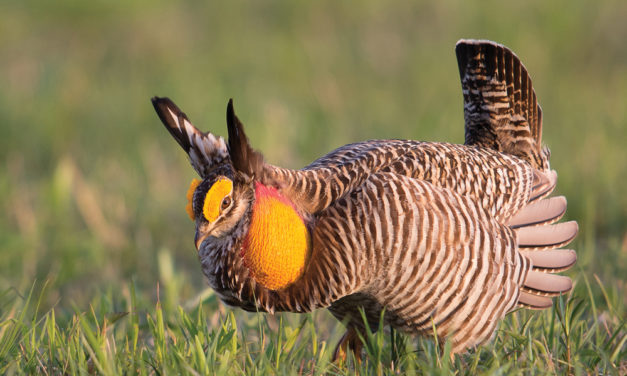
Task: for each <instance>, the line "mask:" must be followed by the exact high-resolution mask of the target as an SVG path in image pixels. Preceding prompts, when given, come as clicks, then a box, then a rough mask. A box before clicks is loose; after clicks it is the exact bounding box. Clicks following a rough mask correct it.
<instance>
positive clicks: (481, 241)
mask: <svg viewBox="0 0 627 376" xmlns="http://www.w3.org/2000/svg"><path fill="white" fill-rule="evenodd" d="M456 52H457V57H458V63H459V71H460V76H461V81H462V90H463V94H464V112H465V121H466V127H465V128H466V144H465V145H454V144H447V143H434V142H419V141H406V140H373V141H366V142H360V143H355V144H350V145H346V146H343V147H341V148H339V149H337V150H335V151H333V152H331V153H329V154H327V155H326V156H324V157H322V158H320V159H318V160H316V161H314V162H313V163H311V164H310V165H309V166H307V167H305V168H303V169H301V170H290V169H285V168H280V167H276V166H273V165H270V164H267V163H265V162H264V161H263V157H262V155H261V154H260V153H259V152H258V151H255V150H254V149H253V148H252V147H251V146H250V144H249V142H248V139H247V138H246V135H245V134H244V129H243V126H242V124H241V122H240V121H239V119H238V118H237V116H235V112H234V110H233V104H232V101H230V102H229V105H228V108H227V125H228V130H229V139H228V144H227V143H226V142H225V141H224V140H223V139H222V138H221V137H215V136H213V135H212V134H211V133H202V132H200V131H199V130H198V129H196V128H195V127H194V126H193V125H192V124H191V122H190V121H189V120H188V119H187V117H186V116H185V114H184V113H183V112H181V111H180V110H179V109H178V107H176V105H174V103H173V102H172V101H170V100H169V99H167V98H157V97H155V98H153V104H154V107H155V110H156V111H157V113H158V114H159V117H160V118H161V120H162V121H163V123H164V124H165V126H166V128H167V129H168V130H169V132H170V133H171V134H172V136H173V137H174V138H175V139H176V140H177V141H178V143H179V144H180V145H181V146H182V147H183V149H184V150H185V151H186V152H187V153H188V155H189V158H190V161H191V163H192V166H193V167H194V169H195V170H196V171H197V172H198V173H199V175H200V176H201V178H202V179H203V181H202V182H201V183H200V184H198V186H197V187H196V189H195V192H194V195H193V197H192V199H191V200H190V201H191V202H190V203H191V207H192V209H193V214H194V215H193V217H194V220H195V222H196V239H195V243H196V247H197V248H198V256H199V259H200V262H201V265H202V269H203V271H204V273H205V275H206V276H207V278H208V282H209V284H210V286H211V287H212V288H213V289H214V290H215V291H216V293H217V294H218V295H219V296H220V298H221V299H222V300H223V301H224V302H225V303H227V304H229V305H232V306H238V307H241V308H243V309H245V310H249V311H266V312H275V311H290V312H309V311H312V310H314V309H317V308H328V309H329V310H330V311H331V313H332V314H333V315H334V316H336V317H337V318H338V319H339V320H342V321H345V322H347V325H348V332H347V335H346V336H345V337H344V340H343V341H342V342H341V345H342V346H345V345H348V346H350V347H352V348H353V349H354V350H356V351H358V349H359V347H360V342H359V339H358V336H357V335H356V333H357V332H358V331H364V330H366V329H365V325H364V322H362V319H361V316H360V314H359V309H360V308H363V309H364V311H365V313H366V318H367V320H368V322H369V325H370V326H371V327H376V324H377V322H378V320H379V317H380V314H381V312H383V311H384V310H385V311H384V312H385V315H384V321H385V323H386V324H389V325H391V326H392V327H394V328H397V329H399V330H403V331H405V332H408V333H413V334H422V335H430V334H432V331H433V329H434V328H436V329H437V335H438V336H439V337H441V338H442V339H444V338H450V339H451V341H452V344H453V352H462V351H464V350H466V349H467V348H470V347H473V346H476V345H478V344H481V343H482V342H484V341H486V340H488V339H489V338H490V336H491V335H492V334H493V333H494V331H495V328H496V326H497V325H498V322H499V320H500V319H501V318H503V317H504V316H505V314H506V313H508V312H510V311H511V310H513V309H514V308H516V307H518V306H522V307H527V308H533V309H542V308H547V307H549V306H551V304H552V303H551V297H553V296H556V295H559V294H562V293H565V292H567V291H569V290H570V289H571V287H572V282H571V281H570V279H569V278H567V277H564V276H558V275H554V274H551V273H555V272H559V271H563V270H566V269H568V268H569V267H570V266H572V265H573V264H574V263H575V261H576V254H575V252H574V251H572V250H561V249H557V248H560V247H562V246H564V245H566V244H568V243H569V242H570V241H571V240H572V239H573V238H574V237H575V235H576V234H577V230H578V229H577V224H576V222H563V223H558V224H553V223H554V222H556V221H558V220H559V219H560V218H561V217H562V216H563V215H564V213H565V211H566V199H565V198H564V197H553V198H545V197H546V196H548V195H549V194H550V193H551V192H552V191H553V189H554V188H555V185H556V183H557V174H556V173H555V171H552V170H551V169H550V167H549V152H548V149H546V148H545V149H542V148H541V142H542V140H541V133H542V116H541V114H542V112H541V110H540V107H539V105H538V104H537V100H536V95H535V92H534V90H533V87H532V85H531V80H530V78H529V76H528V74H527V71H526V69H525V68H524V66H523V65H522V63H521V62H520V61H519V59H518V58H517V57H516V55H514V54H513V53H512V52H511V51H510V50H508V49H507V48H506V47H504V46H501V45H498V44H495V43H493V42H489V41H473V40H462V41H460V42H458V44H457V48H456ZM225 181H227V182H229V183H228V184H225V183H224V182H225ZM216 182H220V184H221V185H220V189H219V190H213V191H211V192H212V193H211V195H208V194H207V193H208V192H209V191H210V190H211V188H212V186H214V183H216ZM230 182H232V184H230ZM260 187H261V188H260ZM216 192H219V193H216ZM216 195H219V197H218V196H216ZM260 195H265V196H263V197H261V196H260ZM260 197H261V198H260ZM259 200H263V202H264V206H263V208H261V207H260V206H256V204H257V202H259ZM273 200H274V201H273ZM272 205H283V206H281V208H282V209H281V210H283V211H282V212H284V210H288V211H293V212H291V213H292V214H293V215H287V216H281V217H280V218H278V217H277V218H274V217H272V216H273V215H276V214H273V213H276V211H273V209H272V208H273V206H272ZM203 208H204V209H203ZM262 210H263V211H262ZM253 211H255V216H256V218H260V217H259V216H261V218H264V219H268V220H263V221H255V222H253V221H251V217H252V214H253ZM203 212H205V213H206V212H211V213H219V214H218V215H217V217H216V215H214V214H212V215H211V217H210V218H207V217H206V216H205V214H203ZM263 216H267V218H266V217H263ZM272 221H276V223H274V224H273V222H272ZM281 221H283V222H281ZM284 221H297V222H299V223H300V221H302V223H304V225H305V227H306V231H307V233H306V234H305V235H306V236H305V237H303V236H302V235H299V234H291V233H281V232H280V231H279V232H277V231H267V230H268V228H267V227H262V228H260V227H259V226H277V227H276V228H272V230H277V229H282V228H285V229H289V228H301V227H298V226H296V227H295V226H286V224H291V222H290V223H286V222H284ZM258 223H261V225H259V224H258ZM300 226H302V224H301V225H300ZM285 231H287V230H285ZM292 231H293V230H292ZM277 233H278V234H280V235H281V236H280V240H279V239H274V238H273V237H279V236H277V235H272V234H277ZM262 237H263V239H262ZM268 237H270V238H268ZM303 239H306V240H303ZM303 241H305V242H306V243H303ZM303 244H305V245H304V246H303ZM251 247H252V248H251ZM254 247H257V248H254ZM259 247H261V248H259ZM264 247H267V249H266V248H264ZM268 249H273V250H274V252H268V251H267V250H268ZM249 252H254V254H255V257H265V258H267V259H264V260H262V261H263V262H262V264H263V265H271V266H272V265H275V264H274V263H276V262H278V261H279V260H280V261H281V262H283V261H286V263H285V264H286V265H290V267H291V268H292V269H290V273H281V271H280V270H279V271H278V272H277V271H275V269H276V268H274V267H273V268H269V269H268V270H266V269H264V270H261V269H259V267H258V266H257V263H254V264H251V263H250V262H246V261H245V260H246V256H247V255H248V253H249ZM274 253H276V254H274ZM297 253H298V254H297ZM259 255H261V256H259ZM281 265H282V264H281ZM260 273H264V274H260ZM268 273H269V274H268ZM294 273H297V274H296V278H295V279H294V278H292V277H290V278H289V279H286V278H285V276H283V275H281V274H290V275H293V274H294ZM338 349H340V347H338Z"/></svg>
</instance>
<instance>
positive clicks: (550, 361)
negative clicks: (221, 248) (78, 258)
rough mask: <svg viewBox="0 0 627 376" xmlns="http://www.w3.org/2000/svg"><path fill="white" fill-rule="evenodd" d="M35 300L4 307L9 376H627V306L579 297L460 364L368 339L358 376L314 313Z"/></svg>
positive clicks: (0, 356)
mask: <svg viewBox="0 0 627 376" xmlns="http://www.w3.org/2000/svg"><path fill="white" fill-rule="evenodd" d="M597 283H598V282H597ZM582 284H583V285H585V287H586V288H588V287H590V286H589V284H588V281H585V280H584V281H583V283H582ZM580 286H581V284H580ZM598 287H601V288H602V287H603V286H602V285H598ZM32 293H33V289H31V291H30V294H29V295H28V296H26V297H24V296H17V294H15V292H14V291H5V293H4V294H3V295H2V301H1V303H2V307H3V310H2V317H1V318H0V364H1V366H0V372H1V373H3V374H68V373H69V374H79V373H80V374H93V373H98V374H107V375H111V374H122V373H133V374H150V375H153V374H158V375H165V374H191V375H196V374H216V375H233V374H266V373H267V374H286V375H293V374H314V375H318V374H337V375H345V374H346V375H348V374H354V372H355V371H357V372H358V373H360V374H364V375H365V374H378V375H379V374H452V373H455V374H465V375H476V374H556V373H562V374H586V373H590V372H592V373H596V374H616V375H618V374H624V372H625V370H626V369H627V364H626V363H625V361H624V359H625V356H627V350H626V349H625V342H626V341H627V336H625V321H624V320H620V319H618V316H617V314H616V313H617V310H622V309H624V302H618V304H619V306H615V304H616V303H617V302H613V301H612V299H611V297H610V296H607V295H606V301H605V304H606V305H607V306H608V307H609V310H608V311H604V312H602V313H600V312H598V311H597V308H596V306H595V303H594V299H593V298H592V296H591V295H590V296H588V297H587V298H576V297H574V295H577V294H574V295H571V296H568V297H566V296H564V297H560V298H559V299H557V300H556V302H555V305H554V306H553V308H552V309H549V310H547V311H545V312H529V311H522V310H521V311H518V312H516V313H514V314H512V315H510V316H508V318H507V319H506V320H505V321H504V322H503V324H502V325H501V326H500V329H499V330H498V332H497V333H496V336H495V339H494V340H493V341H492V343H490V344H488V345H486V346H482V347H480V348H478V349H477V350H476V351H473V352H470V353H469V354H465V355H462V356H456V357H455V358H454V359H453V360H451V358H450V357H449V356H448V355H449V353H448V352H449V351H450V346H448V344H447V345H445V346H444V353H441V352H440V350H439V347H438V345H437V341H436V340H430V339H421V340H417V341H415V340H412V339H410V338H408V337H406V336H404V335H400V334H398V333H395V332H392V333H389V332H388V333H386V332H385V331H384V330H378V331H375V332H372V333H368V336H367V338H364V339H363V340H364V341H365V343H366V346H365V353H366V354H367V357H366V358H364V360H363V361H361V362H355V360H354V359H353V358H352V356H349V359H348V360H347V363H348V364H343V363H342V364H335V363H332V362H330V358H331V352H332V350H333V346H334V343H332V342H328V341H325V340H320V339H319V334H318V332H319V327H318V325H319V324H320V322H319V318H318V317H317V316H318V314H315V313H314V314H308V315H292V314H282V315H277V316H268V315H262V314H250V315H246V316H243V315H239V317H238V318H236V316H235V314H234V312H232V311H230V310H229V311H226V312H225V311H224V310H222V311H221V310H220V309H219V307H218V306H217V302H216V300H215V297H214V296H213V295H209V296H207V297H205V298H204V299H199V300H198V302H197V303H196V304H193V305H191V306H189V307H187V308H184V307H182V306H176V307H173V308H172V309H168V308H166V307H167V306H168V303H167V302H162V301H158V302H157V303H156V305H154V306H143V305H142V304H141V303H140V302H138V299H137V297H136V292H135V287H134V284H133V283H130V284H129V287H127V288H124V289H123V290H122V291H121V294H114V293H112V292H108V293H104V294H101V295H100V296H98V298H97V301H94V302H92V304H90V308H89V309H88V310H86V311H79V310H78V309H77V310H76V313H74V314H73V315H71V317H68V318H67V320H65V319H59V318H57V317H56V315H55V310H54V309H52V310H50V311H48V312H42V313H38V309H39V306H40V303H41V302H40V301H38V299H37V297H36V296H34V295H33V294H32ZM596 314H600V315H601V316H596ZM212 316H213V317H212ZM595 318H597V319H595Z"/></svg>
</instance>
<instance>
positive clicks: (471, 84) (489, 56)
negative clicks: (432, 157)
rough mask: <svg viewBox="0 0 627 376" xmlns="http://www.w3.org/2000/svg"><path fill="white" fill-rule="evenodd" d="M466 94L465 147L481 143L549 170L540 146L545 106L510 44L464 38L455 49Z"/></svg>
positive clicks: (545, 155) (546, 152) (544, 151)
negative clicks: (506, 45) (507, 45)
mask: <svg viewBox="0 0 627 376" xmlns="http://www.w3.org/2000/svg"><path fill="white" fill-rule="evenodd" d="M455 52H456V54H457V63H458V67H459V76H460V79H461V84H462V91H463V95H464V119H465V123H466V142H465V143H466V145H478V146H482V147H487V148H491V149H495V150H498V151H500V152H504V153H508V154H512V155H515V156H517V157H520V158H522V159H525V160H526V161H528V162H529V163H530V164H531V165H532V166H533V167H535V168H537V169H540V170H547V169H548V168H549V161H548V157H549V153H548V150H543V149H542V145H541V144H542V110H541V108H540V105H539V104H538V101H537V98H536V93H535V91H534V90H533V85H532V84H531V78H530V77H529V74H528V73H527V69H526V68H525V66H524V65H523V64H522V63H521V61H520V59H519V58H518V56H516V55H515V54H514V53H513V52H512V51H511V50H510V49H508V48H507V47H505V46H503V45H500V44H497V43H494V42H491V41H486V40H472V39H462V40H460V41H458V42H457V45H456V47H455Z"/></svg>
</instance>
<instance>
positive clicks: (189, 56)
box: [0, 0, 627, 318]
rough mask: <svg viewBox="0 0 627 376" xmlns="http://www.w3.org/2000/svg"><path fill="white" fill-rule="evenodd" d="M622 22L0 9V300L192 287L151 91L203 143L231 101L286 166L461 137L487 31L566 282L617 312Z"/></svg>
mask: <svg viewBox="0 0 627 376" xmlns="http://www.w3.org/2000/svg"><path fill="white" fill-rule="evenodd" d="M626 20H627V2H625V1H623V0H610V1H604V2H597V1H580V0H568V1H566V0H560V1H525V2H504V1H483V2H480V3H477V4H472V5H471V4H470V3H469V2H465V1H448V0H447V1H438V2H425V1H394V2H380V1H359V2H357V1H355V2H344V1H309V2H306V1H280V2H268V1H260V2H242V1H229V2H214V3H212V4H208V3H204V2H194V1H187V2H170V1H135V2H126V1H120V0H113V1H103V0H96V1H91V2H85V1H77V0H74V1H72V0H61V1H55V2H50V1H23V2H19V1H3V2H2V3H0V130H1V133H0V134H1V136H0V211H1V213H2V214H1V215H0V290H1V291H4V290H6V289H9V288H15V289H17V291H19V292H24V291H27V290H28V289H29V288H30V287H31V286H32V285H33V283H34V281H38V284H37V289H38V290H41V288H42V286H43V284H44V282H46V281H47V287H46V290H45V293H44V295H43V304H44V306H45V307H47V308H49V307H52V306H56V307H57V308H58V310H59V311H60V312H61V313H63V312H72V307H74V306H75V307H77V308H78V309H79V310H86V309H88V308H87V307H88V303H89V302H90V301H91V300H92V298H93V297H94V296H96V295H98V294H100V293H102V292H103V291H109V292H112V293H113V294H116V293H117V292H118V291H125V289H126V287H125V286H127V285H128V283H129V282H130V281H131V280H134V281H135V282H136V284H137V286H138V294H140V295H141V296H143V297H144V299H145V300H147V301H150V300H152V301H156V298H157V294H158V293H157V285H159V286H160V288H161V292H160V294H170V295H171V296H170V298H171V299H172V300H173V301H175V302H186V301H188V300H190V299H193V298H194V297H196V296H198V294H200V293H201V292H202V291H203V290H205V289H206V285H205V282H204V281H203V277H202V273H201V271H200V267H199V265H198V262H197V260H196V252H195V248H194V246H193V242H192V239H193V232H194V228H193V224H192V223H191V222H190V221H189V219H188V218H187V215H186V213H185V210H184V207H185V203H186V201H185V192H186V190H187V187H188V184H189V181H190V180H191V179H192V178H193V177H194V173H193V170H192V169H191V167H190V166H189V163H188V161H187V158H186V155H185V154H184V153H183V151H182V150H181V149H180V148H179V147H178V145H177V144H176V143H175V142H174V141H173V140H172V139H171V137H170V136H169V134H168V133H167V132H166V130H165V129H164V128H163V126H162V125H161V123H160V121H159V119H158V118H157V116H156V114H155V113H154V110H153V108H152V106H151V104H150V98H151V97H152V96H154V95H159V96H169V97H170V98H172V99H173V100H174V101H175V102H176V103H177V104H178V105H179V106H180V107H181V108H182V109H183V110H184V111H185V112H186V113H187V114H188V115H189V117H190V118H191V120H192V121H193V122H194V123H195V124H196V125H197V126H199V127H200V128H201V129H204V130H211V131H212V132H214V133H217V134H220V135H224V134H226V126H225V108H226V103H227V100H228V98H230V97H232V98H234V100H235V106H236V109H237V111H238V114H239V116H240V118H241V119H242V121H243V122H244V124H245V126H246V127H247V128H246V129H247V132H248V134H249V137H250V139H251V142H252V143H253V145H254V146H255V147H257V148H259V149H260V150H262V151H263V152H264V153H265V155H266V158H267V159H268V160H269V161H270V162H272V163H275V164H278V165H281V166H286V167H293V168H298V167H302V166H304V165H305V164H307V163H309V162H310V161H312V160H313V159H315V158H316V157H319V156H322V155H323V154H325V153H326V152H328V151H330V150H332V149H334V148H336V147H338V146H341V145H343V144H346V143H349V142H355V141H360V140H365V139H370V138H410V139H419V140H425V141H449V142H455V143H462V142H463V137H464V135H463V112H462V96H461V90H460V84H459V77H458V71H457V63H456V60H455V54H454V45H455V42H456V41H457V40H458V39H460V38H485V39H491V40H495V41H498V42H500V43H503V44H505V45H507V46H509V47H510V48H512V49H513V50H514V51H515V52H516V53H517V54H518V56H520V57H521V59H522V60H523V62H524V63H525V65H526V66H527V68H528V70H529V71H530V73H531V75H532V78H533V79H534V84H535V89H536V92H537V94H538V96H539V98H540V103H541V104H542V106H543V109H544V142H545V143H546V144H547V145H549V146H550V148H551V150H552V160H551V165H552V167H553V168H554V169H556V170H557V171H558V173H559V178H560V180H559V184H558V193H560V194H564V195H566V196H567V198H568V200H569V211H568V217H569V218H571V219H577V220H578V221H579V224H580V227H581V233H580V236H579V237H578V239H577V241H576V242H575V243H574V245H573V247H574V248H575V249H577V250H578V252H579V263H578V267H576V268H575V269H574V270H572V271H571V272H569V273H570V275H572V276H574V277H577V276H578V275H581V273H585V274H586V275H588V276H589V277H590V278H592V276H593V274H596V275H598V277H599V278H600V280H601V281H602V282H603V283H604V284H605V286H606V287H607V288H608V290H609V291H610V293H611V294H613V296H614V298H615V299H619V300H620V299H623V300H627V289H626V288H625V275H627V266H626V264H627V262H626V260H627V237H626V223H627V194H626V193H627V192H626V187H627V42H626V41H627V22H626ZM164 291H165V292H164ZM162 298H163V296H162ZM59 316H61V314H59ZM624 317H625V315H624V312H623V318H624Z"/></svg>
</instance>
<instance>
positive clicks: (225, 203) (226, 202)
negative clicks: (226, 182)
mask: <svg viewBox="0 0 627 376" xmlns="http://www.w3.org/2000/svg"><path fill="white" fill-rule="evenodd" d="M229 206H231V197H229V196H226V197H225V198H223V199H222V204H221V205H220V209H221V210H226V208H228V207H229Z"/></svg>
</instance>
